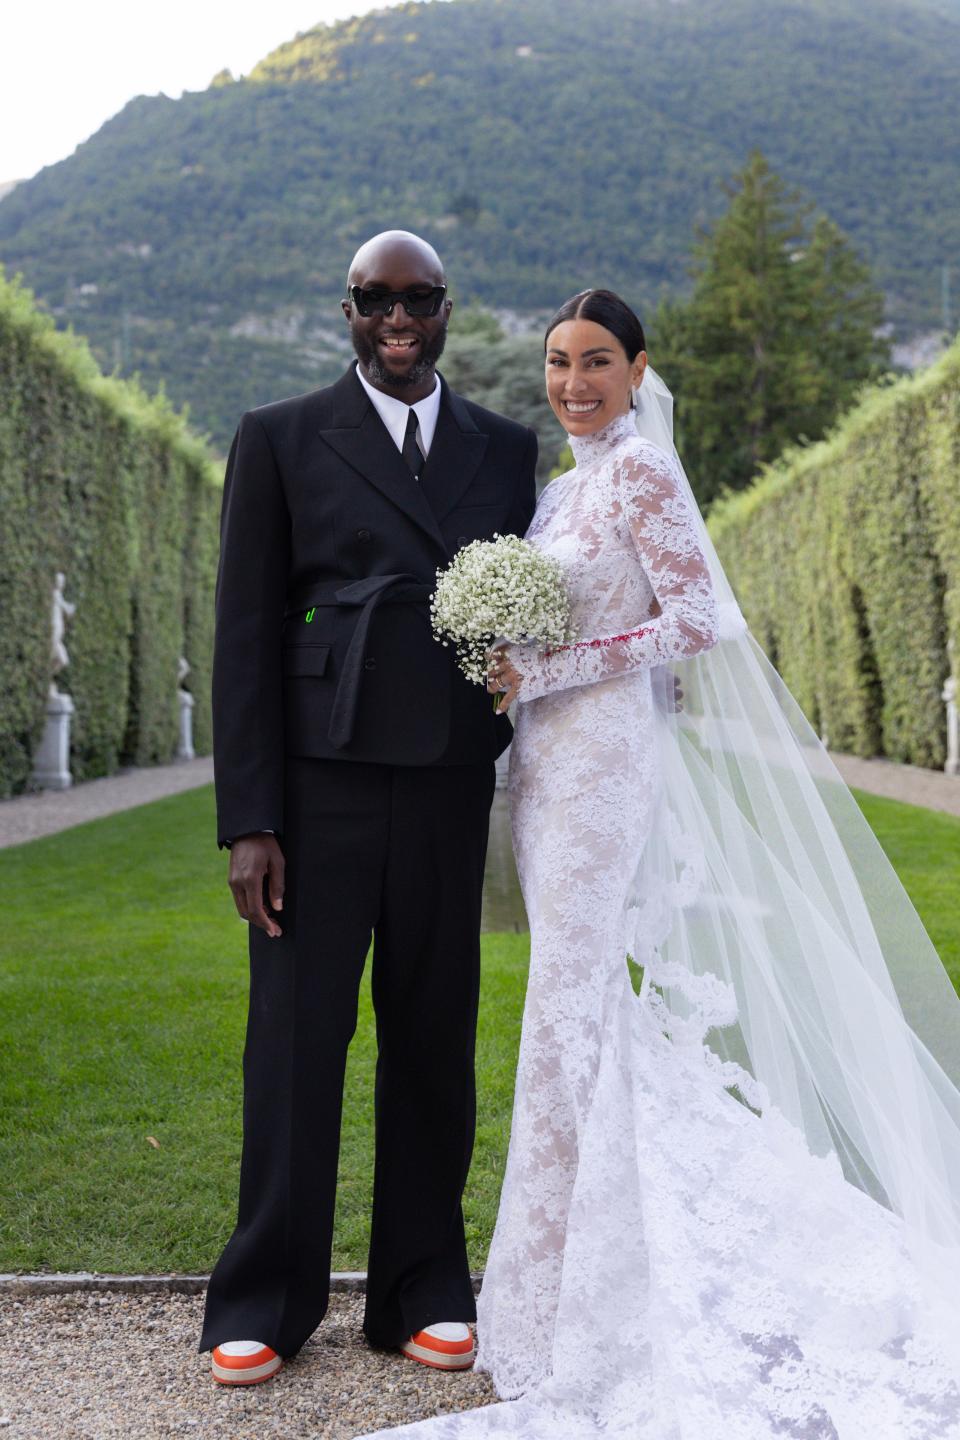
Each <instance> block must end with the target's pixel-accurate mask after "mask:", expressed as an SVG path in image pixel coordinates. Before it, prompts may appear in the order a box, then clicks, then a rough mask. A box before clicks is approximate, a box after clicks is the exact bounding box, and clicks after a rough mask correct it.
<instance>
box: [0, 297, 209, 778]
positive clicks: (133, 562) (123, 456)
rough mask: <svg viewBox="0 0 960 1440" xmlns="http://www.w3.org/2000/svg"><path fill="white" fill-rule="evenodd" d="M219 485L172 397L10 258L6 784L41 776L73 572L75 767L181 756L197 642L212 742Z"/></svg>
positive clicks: (2, 738) (2, 651) (5, 317)
mask: <svg viewBox="0 0 960 1440" xmlns="http://www.w3.org/2000/svg"><path fill="white" fill-rule="evenodd" d="M220 486H221V478H220V474H219V472H218V469H217V468H216V467H215V466H214V463H213V461H212V458H211V456H210V453H209V451H208V450H207V449H206V447H205V446H204V444H203V443H202V442H201V441H200V440H198V439H197V438H196V437H194V436H193V435H191V434H190V432H189V431H188V430H187V428H186V425H185V423H184V421H183V420H182V419H181V418H180V417H179V416H177V415H176V414H174V412H173V411H172V410H171V409H170V407H169V405H168V404H166V402H165V401H163V400H162V399H161V400H151V399H149V398H148V397H147V396H146V395H145V394H144V393H143V391H142V390H141V389H140V388H139V386H137V385H135V384H132V383H130V382H124V381H119V380H115V379H108V378H106V377H105V376H103V375H102V374H101V373H100V371H99V370H98V369H97V366H96V364H95V362H94V361H93V359H92V357H91V355H90V353H89V350H88V349H87V347H86V345H85V343H83V342H82V341H81V340H79V339H77V338H76V337H75V336H73V335H69V334H63V333H61V332H59V331H57V330H56V329H55V328H54V325H53V322H52V321H51V320H50V319H49V317H48V316H46V315H43V314H42V313H41V312H40V311H38V310H37V309H36V307H35V305H34V303H33V297H32V295H31V294H30V292H29V291H28V290H25V289H24V288H23V287H22V286H21V285H19V284H18V283H17V282H16V281H8V280H6V279H5V278H4V277H3V274H2V271H0V622H2V623H0V795H11V794H14V793H16V792H17V791H20V790H22V789H24V788H25V786H26V785H27V783H28V779H29V774H30V769H31V763H32V755H33V752H34V749H35V747H36V745H37V742H38V740H39V738H40V734H41V732H42V730H43V725H44V708H45V698H46V693H47V688H48V685H49V680H50V671H49V653H50V608H51V591H52V587H53V582H54V576H55V574H56V572H57V571H58V570H62V571H63V572H64V573H65V575H66V585H65V589H64V593H65V595H66V598H67V599H68V600H70V601H73V602H75V603H76V606H77V612H76V615H75V616H74V617H73V619H72V620H71V621H70V622H69V624H68V625H67V629H66V637H65V639H66V645H67V650H68V651H69V655H70V664H69V666H68V668H67V669H66V670H64V671H62V672H61V674H60V675H59V676H58V677H57V684H58V686H59V688H60V689H62V690H68V691H69V692H70V694H71V696H72V697H73V701H74V705H75V707H76V713H75V715H74V717H73V730H72V759H71V768H72V771H73V774H74V777H75V779H77V780H85V779H89V778H92V777H93V776H96V775H107V774H110V773H111V771H113V770H115V769H116V768H117V767H118V765H120V764H136V765H147V764H151V763H156V762H158V761H165V760H170V759H171V758H172V757H173V755H174V753H175V751H176V746H177V737H178V726H179V720H178V707H177V698H176V688H177V660H178V657H179V656H180V655H181V654H183V655H186V657H187V659H188V661H189V662H190V665H191V672H190V675H189V676H188V678H187V681H186V684H187V686H188V688H189V689H190V690H191V691H192V693H193V695H194V698H195V706H194V712H193V727H194V730H193V733H194V745H195V748H196V750H197V752H198V753H203V752H205V751H209V749H210V698H209V697H210V663H211V655H212V643H213V587H214V582H215V578H216V559H217V515H218V511H219V504H220Z"/></svg>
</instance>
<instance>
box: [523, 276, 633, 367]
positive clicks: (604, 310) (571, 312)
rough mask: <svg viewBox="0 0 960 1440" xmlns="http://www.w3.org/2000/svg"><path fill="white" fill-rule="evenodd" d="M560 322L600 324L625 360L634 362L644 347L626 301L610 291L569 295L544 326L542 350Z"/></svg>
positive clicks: (585, 291)
mask: <svg viewBox="0 0 960 1440" xmlns="http://www.w3.org/2000/svg"><path fill="white" fill-rule="evenodd" d="M564 320H593V321H594V323H595V324H597V325H602V326H603V328H604V329H605V330H609V331H610V334H611V335H615V336H616V337H617V339H618V340H619V341H620V344H621V345H622V346H623V349H624V351H625V353H626V356H627V359H628V360H631V361H632V360H635V359H636V358H637V356H638V355H639V354H640V351H641V350H646V348H647V342H646V340H645V339H644V337H643V326H642V325H641V324H640V321H639V320H638V319H637V317H636V315H634V313H633V311H632V310H631V309H630V306H629V305H628V304H627V302H626V301H625V300H621V299H620V296H619V295H616V294H614V292H613V291H612V290H581V291H580V294H579V295H571V297H570V299H569V300H566V301H564V303H563V304H562V305H561V306H560V309H559V310H558V311H557V313H556V315H554V317H553V319H552V320H551V321H550V323H549V325H548V326H547V329H546V334H545V335H544V337H543V348H544V351H546V348H547V345H548V343H549V341H550V336H551V335H552V334H553V332H554V330H556V328H557V326H558V325H562V324H563V322H564Z"/></svg>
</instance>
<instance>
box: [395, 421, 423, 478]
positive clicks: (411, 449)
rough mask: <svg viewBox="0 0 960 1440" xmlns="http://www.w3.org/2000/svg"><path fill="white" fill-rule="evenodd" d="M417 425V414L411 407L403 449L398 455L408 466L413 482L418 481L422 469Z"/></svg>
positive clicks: (421, 453)
mask: <svg viewBox="0 0 960 1440" xmlns="http://www.w3.org/2000/svg"><path fill="white" fill-rule="evenodd" d="M417 423H418V422H417V412H416V410H414V408H413V406H412V405H411V406H410V414H409V415H408V416H407V433H406V434H405V435H404V437H403V449H402V451H401V452H400V453H401V454H402V455H403V458H404V460H406V462H407V464H408V465H409V466H410V470H411V472H412V474H413V478H414V480H419V479H420V471H421V470H422V469H423V451H422V450H421V449H420V446H419V445H418V444H417Z"/></svg>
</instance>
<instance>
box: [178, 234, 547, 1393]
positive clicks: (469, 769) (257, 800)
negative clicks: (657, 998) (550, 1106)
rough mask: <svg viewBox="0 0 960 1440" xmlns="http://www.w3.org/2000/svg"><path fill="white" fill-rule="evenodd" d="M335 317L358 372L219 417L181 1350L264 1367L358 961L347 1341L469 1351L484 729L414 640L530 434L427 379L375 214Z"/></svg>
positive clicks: (399, 248) (422, 306) (313, 1271)
mask: <svg viewBox="0 0 960 1440" xmlns="http://www.w3.org/2000/svg"><path fill="white" fill-rule="evenodd" d="M348 292H349V293H348V298H347V299H346V300H345V301H344V302H343V311H344V314H345V316H346V318H347V321H348V323H349V325H350V329H351V335H352V338H353V343H354V348H355V350H356V352H357V357H358V363H357V365H356V366H353V365H351V367H350V369H349V370H348V372H347V373H346V375H344V376H343V378H342V379H341V380H339V381H338V382H337V383H336V384H335V385H333V386H331V387H330V388H328V389H323V390H317V391H314V392H312V393H311V394H308V395H301V396H297V397H296V398H294V399H292V400H283V401H280V402H279V403H277V404H274V405H267V406H264V407H263V408H262V409H258V410H254V411H252V412H250V413H249V414H247V415H245V416H244V417H243V419H242V420H241V422H240V428H239V430H238V431H237V435H236V438H235V439H234V442H233V447H232V449H231V452H230V459H229V462H228V465H227V475H226V483H225V488H224V497H223V513H222V520H221V558H220V573H219V578H218V586H217V632H216V647H215V659H214V681H213V700H214V762H215V772H216V788H217V808H218V827H219V842H220V844H221V845H229V846H230V847H231V855H230V886H231V889H232V891H233V895H234V899H235V901H236V905H237V909H238V910H239V912H240V914H241V915H242V916H243V918H244V919H246V920H248V921H249V922H250V1010H249V1019H248V1028H247V1040H246V1049H245V1052H244V1109H243V1120H244V1141H243V1160H242V1164H241V1172H240V1204H239V1217H238V1223H237V1228H236V1230H235V1231H234V1233H233V1236H232V1237H231V1239H230V1241H229V1243H228V1245H227V1247H226V1249H225V1250H224V1253H223V1255H222V1256H221V1258H220V1261H219V1262H218V1264H217V1266H216V1269H215V1270H214V1273H213V1276H212V1277H211V1280H210V1287H209V1290H208V1293H207V1307H206V1318H205V1323H204V1329H203V1336H202V1339H201V1349H204V1350H206V1349H210V1348H211V1347H213V1351H214V1353H213V1370H214V1375H215V1377H216V1378H217V1379H218V1380H221V1381H223V1382H224V1383H243V1384H250V1383H254V1382H256V1381H258V1380H261V1379H267V1378H268V1377H269V1376H270V1375H271V1374H274V1373H275V1372H276V1370H277V1369H279V1368H280V1364H281V1363H282V1359H283V1357H285V1356H289V1355H292V1354H294V1353H295V1352H296V1351H297V1350H298V1349H299V1348H300V1346H301V1345H302V1344H303V1343H304V1341H305V1340H306V1339H307V1337H308V1336H309V1335H310V1334H311V1332H312V1331H313V1330H314V1329H315V1327H316V1325H317V1324H318V1323H319V1321H320V1320H321V1319H322V1317H323V1314H324V1312H325V1310H326V1307H327V1301H328V1294H329V1272H330V1253H331V1242H332V1233H333V1213H334V1198H335V1187H336V1174H337V1157H338V1150H339V1140H340V1111H341V1101H342V1091H343V1076H344V1066H345V1061H346V1053H347V1046H348V1044H349V1042H350V1039H351V1036H352V1034H353V1032H354V1029H355V1026H356V1014H357V994H358V988H359V984H360V978H361V974H362V970H363V965H364V960H365V957H366V954H367V950H368V947H369V944H370V940H371V936H372V937H373V941H374V951H373V978H372V983H373V999H374V1006H375V1009H376V1020H377V1041H378V1061H377V1078H376V1092H375V1099H376V1165H375V1172H374V1199H373V1217H372V1229H371V1240H370V1258H369V1265H368V1279H367V1296H366V1313H365V1319H364V1330H365V1333H366V1335H367V1337H368V1339H369V1340H370V1342H371V1343H372V1344H374V1345H378V1346H389V1347H399V1348H400V1349H401V1350H403V1351H404V1352H405V1353H406V1354H408V1355H410V1356H411V1357H412V1358H414V1359H419V1360H423V1361H424V1362H425V1363H428V1364H435V1365H441V1366H444V1367H447V1368H456V1369H461V1368H465V1367H466V1366H468V1365H469V1364H471V1363H472V1360H473V1338H472V1335H471V1333H470V1330H469V1327H468V1325H467V1323H466V1322H468V1321H470V1320H472V1319H474V1318H475V1315H476V1311H475V1308H474V1299H473V1291H472V1287H471V1283H470V1275H469V1270H468V1265H467V1255H466V1245H465V1241H464V1231H463V1216H462V1211H461V1197H462V1193H463V1187H464V1183H465V1181H466V1176H467V1171H468V1168H469V1164H470V1155H471V1150H472V1146H473V1136H474V1111H475V1094H474V1073H473V1060H474V1040H475V1030H476V1014H477V998H478V989H479V958H480V945H479V931H480V901H481V887H482V880H483V867H484V859H485V854H486V842H487V828H488V821H489V810H490V804H491V800H492V797H493V786H494V760H495V759H496V757H497V755H498V754H500V752H501V751H502V750H503V749H504V748H505V746H506V745H507V743H508V740H509V736H510V728H509V722H508V720H507V719H506V717H505V716H504V717H496V716H494V714H493V709H492V705H491V700H490V697H489V695H488V694H487V693H486V691H485V690H483V689H482V688H481V687H479V686H474V685H471V684H469V683H468V682H467V681H466V680H465V679H464V678H463V676H462V675H461V674H460V673H459V671H458V670H457V668H456V665H455V663H454V660H453V651H452V650H451V649H447V648H444V647H442V646H440V645H438V644H437V642H436V641H435V640H434V638H433V636H432V634H431V627H430V614H429V597H430V595H431V593H432V591H433V589H434V586H435V579H436V571H437V568H438V567H443V566H445V565H446V564H447V563H449V560H450V558H451V557H452V556H453V555H454V554H455V552H456V551H457V550H458V549H460V547H461V546H463V545H465V544H467V543H468V542H469V541H471V540H477V539H490V538H492V536H493V535H494V533H495V532H500V533H503V534H507V533H512V532H513V533H519V534H522V533H523V532H524V530H525V529H526V527H527V524H528V523H529V520H530V517H531V515H532V513H533V507H534V468H535V464H536V450H537V447H536V438H535V436H534V434H533V432H532V431H530V430H526V429H524V428H523V427H521V426H519V425H517V424H515V423H513V422H512V421H510V420H506V419H504V418H503V417H502V416H499V415H495V414H492V413H491V412H489V411H486V410H483V409H481V408H480V407H479V406H477V405H473V404H471V403H470V402H469V401H467V400H464V399H462V398H461V397H460V396H459V395H456V394H454V393H453V392H452V391H451V390H450V389H449V387H448V386H447V384H446V383H445V381H443V380H442V379H441V378H439V377H438V376H437V373H436V363H437V360H438V359H439V357H440V354H441V352H442V350H443V344H444V339H445V333H446V326H447V322H448V319H449V315H450V310H451V302H450V301H449V300H448V299H447V297H446V280H445V277H444V272H443V267H442V266H441V264H440V261H439V259H438V257H437V255H436V252H435V251H434V250H433V249H432V248H431V247H430V246H429V245H427V244H426V243H425V242H424V241H422V240H420V239H418V238H417V237H416V236H414V235H410V234H408V233H406V232H404V231H388V232H387V233H385V234H383V235H378V236H376V237H375V238H374V239H373V240H370V241H368V242H367V244H366V245H364V246H363V247H362V248H361V249H360V250H359V251H358V253H357V255H356V257H355V259H354V261H353V264H352V266H351V269H350V275H349V279H348Z"/></svg>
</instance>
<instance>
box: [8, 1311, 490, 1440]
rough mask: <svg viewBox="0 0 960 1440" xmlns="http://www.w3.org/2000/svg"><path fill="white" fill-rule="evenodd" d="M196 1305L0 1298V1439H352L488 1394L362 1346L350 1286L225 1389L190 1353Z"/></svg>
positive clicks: (470, 1379) (477, 1384)
mask: <svg viewBox="0 0 960 1440" xmlns="http://www.w3.org/2000/svg"><path fill="white" fill-rule="evenodd" d="M202 1311H203V1297H202V1296H200V1295H158V1294H152V1295H123V1294H121V1295H117V1294H85V1293H80V1294H69V1295H39V1296H36V1297H34V1296H29V1297H25V1298H20V1297H16V1298H14V1297H11V1296H9V1295H4V1297H3V1309H2V1314H0V1440H7V1437H8V1436H9V1437H10V1440H169V1437H174V1436H176V1437H183V1436H190V1435H196V1436H199V1437H202V1440H321V1437H323V1440H353V1437H354V1436H357V1435H362V1434H365V1433H366V1432H367V1431H369V1430H375V1429H377V1428H378V1427H380V1426H390V1425H402V1424H406V1423H407V1422H409V1421H411V1420H419V1419H423V1418H424V1417H426V1416H429V1415H435V1414H439V1413H441V1412H443V1411H449V1410H461V1409H466V1408H467V1407H469V1406H474V1405H481V1404H485V1403H489V1402H490V1401H492V1400H493V1399H494V1398H495V1397H494V1395H493V1392H492V1390H491V1387H490V1384H489V1381H488V1379H487V1377H486V1376H485V1375H484V1376H481V1375H474V1374H472V1373H470V1372H467V1373H461V1374H452V1375H451V1374H445V1373H444V1372H443V1371H440V1370H433V1369H429V1368H428V1367H427V1366H425V1365H418V1364H416V1363H415V1362H414V1361H411V1360H406V1359H404V1358H403V1357H402V1356H400V1355H397V1354H395V1353H393V1352H386V1351H379V1350H371V1349H370V1348H369V1347H368V1346H367V1345H366V1344H365V1342H364V1340H363V1338H362V1336H361V1333H360V1322H361V1317H362V1312H363V1297H362V1296H360V1295H334V1296H332V1297H331V1302H330V1309H329V1311H328V1313H327V1316H326V1319H325V1320H324V1322H323V1324H322V1325H321V1326H320V1328H319V1329H318V1330H317V1332H316V1334H315V1335H314V1336H313V1337H312V1339H311V1340H310V1341H308V1343H307V1344H306V1345H305V1346H304V1348H303V1349H302V1350H301V1351H300V1353H299V1355H297V1356H296V1358H295V1359H293V1360H291V1361H289V1362H288V1364H287V1365H286V1366H285V1367H284V1369H283V1370H282V1371H281V1372H280V1374H279V1375H278V1376H277V1377H276V1379H274V1380H270V1381H268V1382H267V1383H266V1384H264V1385H253V1386H248V1387H244V1388H240V1387H238V1388H236V1389H225V1388H224V1387H222V1386H220V1385H216V1384H214V1382H213V1381H212V1380H211V1378H210V1357H209V1356H208V1355H199V1354H198V1353H197V1337H198V1335H199V1333H200V1321H201V1315H202Z"/></svg>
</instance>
